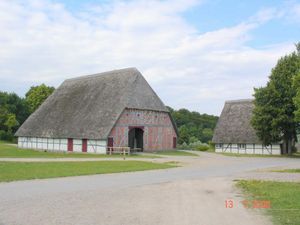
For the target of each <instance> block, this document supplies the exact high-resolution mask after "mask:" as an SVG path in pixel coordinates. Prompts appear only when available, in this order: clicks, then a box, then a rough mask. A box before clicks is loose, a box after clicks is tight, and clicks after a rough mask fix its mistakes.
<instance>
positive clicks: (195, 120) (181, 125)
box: [168, 107, 218, 144]
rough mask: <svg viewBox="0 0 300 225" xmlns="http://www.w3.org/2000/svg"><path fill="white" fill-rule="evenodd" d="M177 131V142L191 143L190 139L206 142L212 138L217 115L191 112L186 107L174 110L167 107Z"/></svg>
mask: <svg viewBox="0 0 300 225" xmlns="http://www.w3.org/2000/svg"><path fill="white" fill-rule="evenodd" d="M168 109H169V111H170V113H171V115H172V117H173V119H174V121H175V123H176V125H177V127H178V131H179V139H178V143H179V144H182V143H184V142H185V143H187V144H189V143H191V140H193V141H194V140H195V139H197V140H200V141H201V142H207V141H209V140H211V139H212V136H213V129H214V128H215V126H216V123H217V120H218V117H217V116H212V115H207V114H200V113H198V112H191V111H189V110H187V109H179V110H174V109H172V108H171V107H168Z"/></svg>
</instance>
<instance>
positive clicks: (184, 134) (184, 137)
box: [178, 125, 189, 143]
mask: <svg viewBox="0 0 300 225" xmlns="http://www.w3.org/2000/svg"><path fill="white" fill-rule="evenodd" d="M178 131H179V139H178V142H179V143H184V142H185V143H189V130H188V128H187V126H186V125H182V126H181V127H179V129H178Z"/></svg>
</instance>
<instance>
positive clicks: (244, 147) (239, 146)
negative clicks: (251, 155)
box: [238, 144, 246, 149]
mask: <svg viewBox="0 0 300 225" xmlns="http://www.w3.org/2000/svg"><path fill="white" fill-rule="evenodd" d="M238 149H246V144H238Z"/></svg>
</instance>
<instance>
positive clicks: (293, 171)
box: [272, 169, 300, 173]
mask: <svg viewBox="0 0 300 225" xmlns="http://www.w3.org/2000/svg"><path fill="white" fill-rule="evenodd" d="M272 172H280V173H300V169H285V170H272Z"/></svg>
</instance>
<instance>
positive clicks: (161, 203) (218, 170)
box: [0, 153, 300, 225]
mask: <svg viewBox="0 0 300 225" xmlns="http://www.w3.org/2000/svg"><path fill="white" fill-rule="evenodd" d="M147 160H148V159H147ZM151 160H168V161H180V162H181V164H182V165H183V166H182V167H180V168H175V169H167V170H157V171H144V172H134V173H123V174H106V175H93V176H81V177H67V178H57V179H45V180H33V181H19V182H11V183H1V184H0V202H1V204H0V224H1V225H2V224H3V225H6V224H7V225H21V224H22V225H27V224H28V225H29V224H30V225H46V224H49V225H50V224H51V225H53V224H57V225H68V224H72V225H73V224H76V225H81V224H82V225H83V224H88V225H96V224H104V225H148V224H149V225H154V224H155V225H194V224H195V225H198V224H199V225H202V224H203V225H218V224H220V225H240V224H243V225H252V224H253V225H254V224H255V225H270V224H271V222H270V220H269V218H267V217H265V216H262V215H260V214H258V212H256V211H253V210H249V209H246V208H244V207H243V205H242V204H241V201H242V198H241V194H240V193H239V190H237V189H236V188H235V186H234V182H232V181H233V179H236V178H238V177H243V176H244V177H247V176H248V177H250V174H251V176H254V174H259V172H257V169H260V170H265V169H266V168H269V167H281V168H286V167H295V166H297V165H299V162H300V160H294V159H283V158H236V157H225V156H222V155H216V154H209V153H203V154H201V156H200V157H174V156H172V157H165V158H163V159H151ZM264 173H266V172H264ZM264 176H267V175H266V174H265V175H264ZM252 178H253V177H252ZM226 200H232V201H233V203H234V205H233V208H226V207H225V201H226Z"/></svg>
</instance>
